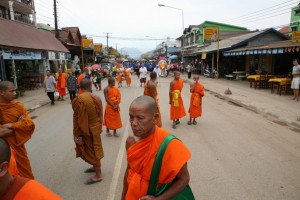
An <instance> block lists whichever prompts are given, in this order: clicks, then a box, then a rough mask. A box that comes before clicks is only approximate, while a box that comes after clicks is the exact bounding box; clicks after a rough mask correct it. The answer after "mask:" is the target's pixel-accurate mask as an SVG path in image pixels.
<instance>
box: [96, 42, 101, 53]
mask: <svg viewBox="0 0 300 200" xmlns="http://www.w3.org/2000/svg"><path fill="white" fill-rule="evenodd" d="M101 50H102V44H94V52H100V51H101Z"/></svg>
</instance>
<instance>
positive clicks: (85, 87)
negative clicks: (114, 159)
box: [72, 79, 104, 185]
mask: <svg viewBox="0 0 300 200" xmlns="http://www.w3.org/2000/svg"><path fill="white" fill-rule="evenodd" d="M80 88H81V90H82V94H80V95H79V96H77V97H76V98H75V99H74V100H73V101H72V107H73V111H74V115H73V135H74V141H75V144H76V148H75V149H76V157H80V158H82V159H83V160H84V161H86V162H87V163H89V164H90V165H92V166H93V167H91V168H88V169H87V170H85V172H86V173H89V172H95V176H93V177H91V178H89V179H88V180H87V181H86V182H85V184H86V185H90V184H94V183H97V182H100V181H101V180H102V174H101V159H102V158H103V157H104V153H103V148H102V142H101V136H100V134H101V132H102V125H101V124H102V121H103V109H102V101H101V99H100V97H98V96H96V95H95V94H92V93H91V91H92V82H91V80H90V79H83V80H82V81H81V82H80Z"/></svg>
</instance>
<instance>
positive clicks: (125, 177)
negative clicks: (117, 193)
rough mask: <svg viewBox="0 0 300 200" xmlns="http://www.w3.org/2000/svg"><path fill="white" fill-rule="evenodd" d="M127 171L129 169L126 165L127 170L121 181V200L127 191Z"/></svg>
mask: <svg viewBox="0 0 300 200" xmlns="http://www.w3.org/2000/svg"><path fill="white" fill-rule="evenodd" d="M128 169H129V166H128V165H127V169H126V171H125V174H124V179H123V191H122V197H121V200H125V197H126V194H127V190H128V183H127V176H128Z"/></svg>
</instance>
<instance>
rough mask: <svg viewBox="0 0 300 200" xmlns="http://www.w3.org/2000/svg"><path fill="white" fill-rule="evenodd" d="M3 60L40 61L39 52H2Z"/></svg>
mask: <svg viewBox="0 0 300 200" xmlns="http://www.w3.org/2000/svg"><path fill="white" fill-rule="evenodd" d="M2 55H3V59H4V60H11V59H14V60H41V59H42V55H41V52H31V51H17V50H15V51H5V50H4V51H3V52H2Z"/></svg>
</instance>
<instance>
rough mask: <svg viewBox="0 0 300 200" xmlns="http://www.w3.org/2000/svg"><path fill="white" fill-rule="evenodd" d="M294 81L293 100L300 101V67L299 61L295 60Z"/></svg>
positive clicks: (292, 87)
mask: <svg viewBox="0 0 300 200" xmlns="http://www.w3.org/2000/svg"><path fill="white" fill-rule="evenodd" d="M293 64H294V66H293V72H292V75H293V80H292V84H291V89H292V90H293V94H294V96H293V98H292V100H296V101H298V100H299V87H300V65H299V61H298V59H294V60H293Z"/></svg>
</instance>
